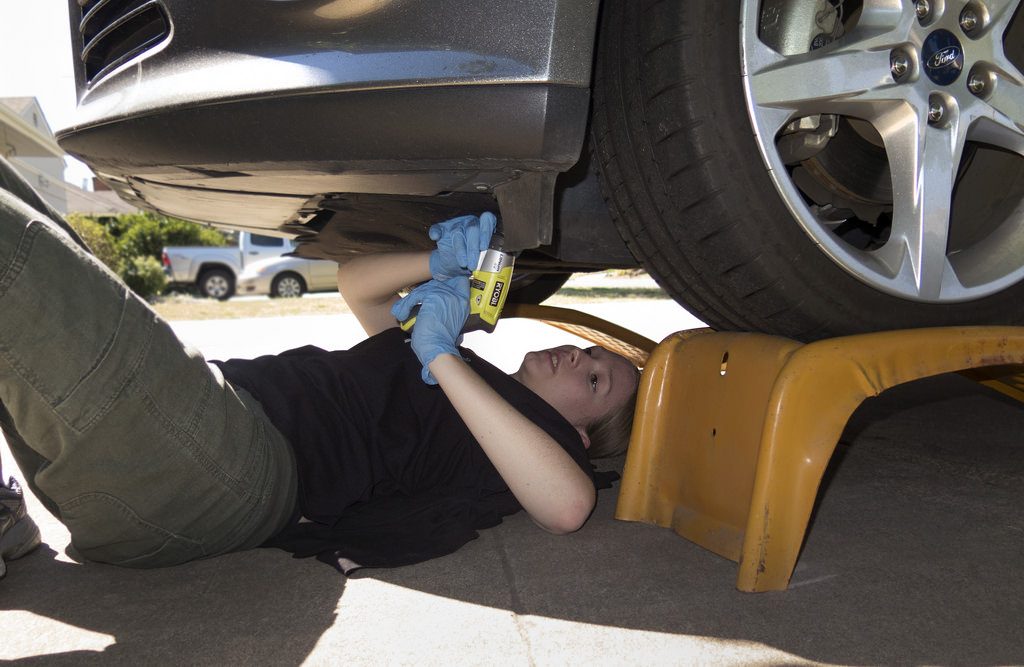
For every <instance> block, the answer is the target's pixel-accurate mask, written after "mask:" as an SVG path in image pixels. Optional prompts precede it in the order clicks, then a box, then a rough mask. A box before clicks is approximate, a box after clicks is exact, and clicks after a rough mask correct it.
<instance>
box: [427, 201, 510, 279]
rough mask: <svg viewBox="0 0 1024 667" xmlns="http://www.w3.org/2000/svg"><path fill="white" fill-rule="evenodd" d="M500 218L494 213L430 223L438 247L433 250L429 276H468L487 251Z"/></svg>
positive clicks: (431, 237)
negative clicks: (481, 254) (482, 254)
mask: <svg viewBox="0 0 1024 667" xmlns="http://www.w3.org/2000/svg"><path fill="white" fill-rule="evenodd" d="M497 223H498V219H497V218H496V217H494V214H493V213H484V214H483V215H481V216H480V217H477V216H475V215H463V216H460V217H458V218H452V219H451V220H446V221H444V222H439V223H437V224H436V225H431V226H430V232H429V234H430V239H431V240H432V241H437V250H435V251H434V252H432V253H430V275H432V276H433V277H434V278H437V279H438V280H448V279H449V278H454V277H455V276H468V275H469V274H471V273H473V271H474V270H476V265H477V261H478V260H479V259H480V253H482V252H483V251H484V250H487V246H488V245H490V243H491V234H493V233H494V227H495V225H497Z"/></svg>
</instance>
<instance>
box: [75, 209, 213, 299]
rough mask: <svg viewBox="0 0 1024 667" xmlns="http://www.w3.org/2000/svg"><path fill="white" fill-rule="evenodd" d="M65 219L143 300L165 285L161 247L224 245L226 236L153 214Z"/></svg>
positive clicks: (157, 292) (194, 224)
mask: <svg viewBox="0 0 1024 667" xmlns="http://www.w3.org/2000/svg"><path fill="white" fill-rule="evenodd" d="M67 220H68V222H69V223H70V224H71V227H72V228H73V229H74V230H75V231H76V232H78V233H79V235H80V236H81V237H82V238H83V239H84V240H85V243H86V244H87V245H88V246H89V248H90V249H91V250H92V251H93V253H95V255H96V257H98V258H99V260H100V261H101V262H103V263H104V264H106V265H107V266H108V267H110V269H111V270H112V271H114V272H115V273H117V274H118V275H119V276H121V278H122V279H123V280H124V281H125V282H126V283H127V284H128V286H129V287H131V288H132V289H133V290H135V291H136V292H138V294H139V295H140V296H142V297H144V298H146V299H149V298H151V297H153V296H155V295H157V294H160V293H161V292H162V291H163V290H164V288H166V286H167V278H166V277H165V276H164V273H163V268H162V266H161V253H162V251H163V249H164V247H165V246H172V245H184V246H190V245H192V246H223V245H226V244H227V238H226V236H225V235H224V234H222V233H221V232H219V231H217V230H215V229H212V228H210V227H204V226H202V225H199V224H196V223H194V222H188V221H185V220H178V219H177V218H167V217H164V216H162V215H156V214H154V213H129V214H121V215H115V216H105V217H93V216H85V215H79V214H71V215H69V216H68V217H67Z"/></svg>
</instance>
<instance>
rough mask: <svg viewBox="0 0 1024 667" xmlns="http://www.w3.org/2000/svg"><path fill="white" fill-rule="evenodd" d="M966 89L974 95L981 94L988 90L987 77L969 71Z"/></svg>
mask: <svg viewBox="0 0 1024 667" xmlns="http://www.w3.org/2000/svg"><path fill="white" fill-rule="evenodd" d="M967 89H968V90H970V91H971V92H972V93H974V94H975V95H978V96H981V95H983V94H985V91H986V90H988V79H987V78H986V77H984V76H982V75H980V74H977V73H975V72H971V76H970V78H969V79H967Z"/></svg>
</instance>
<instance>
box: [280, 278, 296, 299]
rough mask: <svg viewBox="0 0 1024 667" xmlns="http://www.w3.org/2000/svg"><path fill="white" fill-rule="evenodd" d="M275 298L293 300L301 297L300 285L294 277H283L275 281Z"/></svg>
mask: <svg viewBox="0 0 1024 667" xmlns="http://www.w3.org/2000/svg"><path fill="white" fill-rule="evenodd" d="M277 296H279V297H284V298H294V297H299V296H302V283H300V282H299V279H298V278H296V277H295V276H283V277H281V278H278V279H277Z"/></svg>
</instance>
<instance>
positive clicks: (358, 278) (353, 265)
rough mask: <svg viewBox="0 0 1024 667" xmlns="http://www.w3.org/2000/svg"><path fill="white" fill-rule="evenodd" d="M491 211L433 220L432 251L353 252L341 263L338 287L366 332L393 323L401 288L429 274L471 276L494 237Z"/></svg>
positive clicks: (368, 333)
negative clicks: (350, 256) (353, 255)
mask: <svg viewBox="0 0 1024 667" xmlns="http://www.w3.org/2000/svg"><path fill="white" fill-rule="evenodd" d="M496 224H497V218H496V217H495V216H494V214H493V213H483V214H482V215H480V216H475V215H464V216H460V217H457V218H452V219H450V220H445V221H444V222H439V223H437V224H434V225H431V227H430V230H429V235H430V239H431V240H432V241H435V242H436V243H437V249H436V250H434V251H420V252H415V251H414V252H393V253H380V254H374V255H360V256H358V257H354V258H352V259H350V260H348V261H346V262H345V263H344V264H342V265H341V266H340V267H339V268H338V291H339V292H341V296H342V297H343V298H344V299H345V302H346V303H347V304H348V306H349V308H351V309H352V313H353V314H354V315H355V316H356V319H358V320H359V324H361V325H362V327H363V330H364V331H366V333H367V335H370V336H372V335H374V334H377V333H380V332H381V331H384V330H386V329H390V328H391V327H393V326H395V318H394V317H393V316H392V315H391V306H393V305H394V304H395V302H396V301H398V295H397V292H398V291H399V290H402V289H405V288H407V287H409V286H411V285H415V284H418V283H421V282H424V281H426V280H429V279H430V278H432V277H433V278H436V279H438V280H448V279H450V278H453V277H455V276H460V275H464V276H468V275H469V274H470V273H471V272H472V271H473V269H474V268H475V267H476V262H477V259H478V258H479V255H480V253H481V252H482V251H483V250H485V249H486V248H487V246H488V244H489V243H490V240H491V234H492V233H493V232H494V229H495V225H496Z"/></svg>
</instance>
